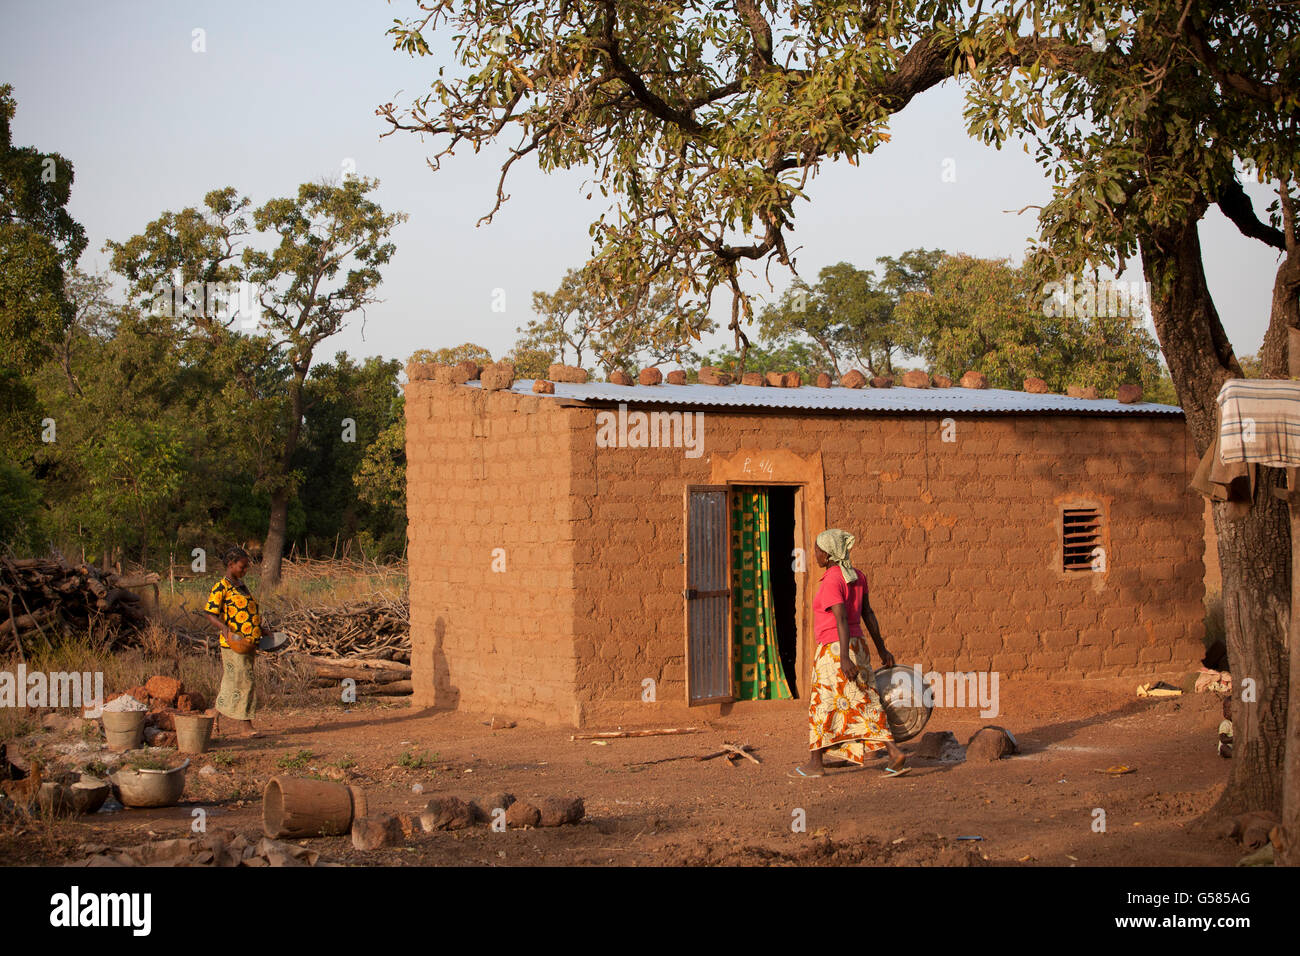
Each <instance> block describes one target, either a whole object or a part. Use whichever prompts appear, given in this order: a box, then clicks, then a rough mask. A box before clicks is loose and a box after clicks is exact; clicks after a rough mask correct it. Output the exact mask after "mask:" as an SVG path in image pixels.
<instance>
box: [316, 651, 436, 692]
mask: <svg viewBox="0 0 1300 956" xmlns="http://www.w3.org/2000/svg"><path fill="white" fill-rule="evenodd" d="M299 660H302V658H299ZM303 663H305V664H306V666H307V670H308V672H309V673H310V674H311V675H312V677H311V686H312V687H315V688H330V689H333V690H335V691H337V690H338V689H339V688H340V687H342V686H343V683H342V682H343V681H344V680H352V681H355V682H356V683H355V688H356V695H357V697H406V696H408V695H409V694H410V693H411V667H410V665H409V664H401V663H398V662H397V661H385V660H352V659H347V660H338V659H331V658H325V657H307V658H306V659H305V661H303Z"/></svg>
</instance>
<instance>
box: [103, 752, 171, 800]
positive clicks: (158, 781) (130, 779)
mask: <svg viewBox="0 0 1300 956" xmlns="http://www.w3.org/2000/svg"><path fill="white" fill-rule="evenodd" d="M189 765H190V762H189V760H188V759H187V760H186V761H185V762H184V763H182V764H181V765H180V766H179V767H172V768H171V769H170V770H141V769H137V768H135V767H123V768H122V769H121V770H119V771H118V772H117V773H115V774H113V775H112V776H111V777H110V778H109V779H111V780H112V781H113V788H114V789H115V790H116V791H117V793H118V799H120V800H121V801H122V806H124V807H170V806H172V805H173V804H175V803H176V802H177V801H179V800H180V798H181V794H182V793H184V792H185V771H186V770H187V769H188V768H189Z"/></svg>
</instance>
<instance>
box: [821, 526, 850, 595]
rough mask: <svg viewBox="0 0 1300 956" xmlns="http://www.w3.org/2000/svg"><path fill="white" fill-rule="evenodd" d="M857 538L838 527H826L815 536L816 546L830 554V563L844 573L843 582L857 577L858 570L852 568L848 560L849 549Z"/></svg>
mask: <svg viewBox="0 0 1300 956" xmlns="http://www.w3.org/2000/svg"><path fill="white" fill-rule="evenodd" d="M857 540H858V539H857V538H855V537H853V535H851V534H849V533H848V532H847V531H841V530H840V529H839V528H828V529H827V530H825V531H823V532H822V533H821V534H819V535H818V536H817V547H819V548H821V549H822V550H823V551H825V552H826V554H827V555H829V556H830V559H831V564H833V565H835V566H836V567H838V568H839V569H840V571H841V572H842V573H843V574H844V583H845V584H852V583H853V582H854V581H856V580H857V578H858V572H857V571H855V570H853V564H852V563H851V562H850V561H849V551H851V550H852V549H853V545H854V544H856V543H857Z"/></svg>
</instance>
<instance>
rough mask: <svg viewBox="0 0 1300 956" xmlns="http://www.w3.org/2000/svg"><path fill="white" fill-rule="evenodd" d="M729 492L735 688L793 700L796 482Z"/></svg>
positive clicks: (747, 696)
mask: <svg viewBox="0 0 1300 956" xmlns="http://www.w3.org/2000/svg"><path fill="white" fill-rule="evenodd" d="M730 492H731V494H730V498H731V501H730V505H731V521H730V528H731V562H730V564H731V585H732V602H731V607H732V661H733V664H734V674H733V677H734V683H733V692H734V694H735V697H736V699H738V700H789V699H791V698H792V697H795V696H797V695H798V687H797V684H796V673H797V667H796V663H797V660H798V625H797V612H796V606H797V598H796V593H797V592H796V585H795V572H794V565H793V555H792V552H793V550H794V540H795V500H796V499H795V488H794V487H791V486H782V485H768V486H758V485H733V486H732V487H731V489H730Z"/></svg>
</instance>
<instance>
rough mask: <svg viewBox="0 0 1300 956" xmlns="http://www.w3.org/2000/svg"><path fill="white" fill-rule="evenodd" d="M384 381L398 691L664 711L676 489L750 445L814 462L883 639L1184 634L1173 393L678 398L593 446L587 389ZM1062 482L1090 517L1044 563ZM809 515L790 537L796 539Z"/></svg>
mask: <svg viewBox="0 0 1300 956" xmlns="http://www.w3.org/2000/svg"><path fill="white" fill-rule="evenodd" d="M406 396H407V397H406V409H407V411H406V414H407V461H408V464H407V468H408V516H409V534H410V575H411V626H412V640H413V645H414V647H413V651H414V653H413V657H412V668H413V671H414V673H413V683H414V687H415V695H414V703H415V704H416V705H427V704H436V705H438V706H452V707H455V706H459V707H461V708H462V709H465V710H469V711H473V712H480V713H488V712H492V711H500V712H502V713H505V714H508V715H509V716H521V717H535V718H538V719H542V720H545V721H548V722H559V723H572V724H577V725H585V724H589V723H594V722H603V721H608V720H621V719H627V720H634V719H635V720H638V721H655V720H663V719H674V720H675V719H678V718H679V717H680V716H682V715H684V714H686V713H687V712H688V711H687V709H686V707H685V694H686V683H685V680H686V673H685V617H684V608H683V598H682V588H683V586H684V568H683V565H682V553H683V551H684V550H685V522H684V494H683V493H684V489H685V486H686V485H688V484H709V483H711V480H712V476H713V467H714V466H713V464H712V461H713V460H714V459H717V458H719V457H720V456H721V458H723V459H725V458H729V457H731V456H735V455H736V454H738V453H739V452H741V451H742V450H750V449H757V450H764V449H769V450H773V451H776V450H781V451H785V452H790V453H793V454H795V455H798V456H802V457H804V458H807V459H810V460H817V461H819V462H820V467H821V469H822V473H823V476H824V482H825V496H826V497H825V506H826V524H827V525H829V526H838V527H843V528H847V529H849V530H851V531H853V532H854V533H855V534H856V535H857V537H858V545H857V547H856V548H855V550H854V557H855V563H856V564H857V565H858V566H859V567H860V568H862V569H863V570H864V571H865V573H866V576H867V580H868V582H869V586H870V588H871V594H872V604H873V606H874V607H875V609H876V612H877V614H878V616H879V618H880V621H881V625H882V628H883V630H884V634H885V637H886V640H887V641H888V642H889V645H890V647H891V649H892V650H893V651H894V653H895V655H896V656H897V658H898V660H899V662H900V663H906V664H912V663H917V664H919V665H920V666H921V667H922V668H923V669H924V670H940V671H947V670H962V671H970V670H997V671H999V672H1001V673H1002V675H1003V676H1004V677H1019V676H1036V677H1049V678H1093V677H1116V676H1132V677H1134V678H1138V677H1141V678H1143V679H1146V678H1147V677H1148V676H1156V675H1161V674H1165V675H1170V674H1175V673H1178V672H1182V671H1185V670H1187V669H1189V668H1193V667H1195V665H1196V662H1197V661H1198V660H1199V659H1200V657H1201V656H1202V653H1203V650H1202V646H1201V640H1202V635H1203V609H1202V599H1203V594H1204V577H1205V565H1204V563H1203V560H1202V554H1203V547H1204V534H1205V527H1204V523H1203V517H1202V502H1201V500H1200V499H1199V497H1198V496H1196V495H1194V494H1192V493H1190V492H1189V491H1187V481H1188V479H1189V477H1190V475H1191V471H1192V470H1193V468H1194V466H1195V460H1194V458H1193V457H1192V452H1191V449H1190V446H1189V443H1188V442H1187V440H1186V437H1185V427H1184V424H1183V421H1182V419H1181V418H1179V417H1176V416H1142V415H1124V416H1059V415H1017V416H971V415H951V416H944V415H940V414H932V415H925V416H914V417H899V416H880V415H873V416H865V415H859V416H855V417H847V416H845V417H837V416H831V415H816V414H812V413H799V414H790V415H787V414H770V413H746V412H740V411H716V410H709V409H704V410H703V411H704V413H705V414H704V426H705V427H704V454H703V456H701V457H699V458H688V457H686V455H685V454H684V451H683V449H680V448H646V449H640V448H597V447H596V442H595V435H596V418H595V415H596V410H594V409H591V408H581V407H566V406H563V405H561V404H560V403H558V402H557V401H555V400H554V399H551V398H546V397H541V396H537V397H534V396H531V395H514V394H510V393H500V392H498V393H484V392H481V391H480V390H478V389H475V388H466V387H458V386H446V385H436V384H434V383H431V382H424V381H421V382H414V383H412V384H410V385H408V386H407V392H406ZM945 417H950V418H952V419H953V420H954V422H955V438H956V441H953V442H944V441H942V440H941V439H942V431H941V429H942V427H943V426H942V424H941V422H942V419H943V418H945ZM754 483H756V484H761V483H762V481H761V480H759V479H758V478H756V479H755V481H754ZM1075 504H1094V505H1096V506H1099V507H1100V508H1101V510H1102V513H1103V515H1104V517H1105V540H1104V542H1103V543H1104V545H1105V548H1106V559H1107V560H1106V570H1105V571H1104V572H1102V573H1094V572H1091V571H1087V572H1065V571H1062V570H1061V568H1060V565H1061V554H1060V527H1059V522H1060V510H1061V507H1062V506H1063V505H1075ZM818 530H820V528H811V527H810V528H804V529H803V535H804V539H803V541H802V542H796V543H797V544H802V546H803V547H805V548H806V549H807V550H808V552H809V554H810V555H811V549H812V544H813V542H812V538H813V537H814V536H815V534H816V532H817V531H818ZM498 547H504V548H505V549H506V561H507V571H506V572H505V573H496V572H493V571H492V560H493V555H492V551H493V549H494V548H498ZM809 568H810V572H809V576H808V577H807V578H806V579H805V585H806V587H805V590H807V588H808V587H815V584H816V578H817V576H819V574H820V572H819V570H818V569H817V568H816V566H815V564H814V563H813V562H812V561H811V558H810V559H809ZM805 676H806V675H802V674H801V675H800V682H801V691H806V688H803V687H802V683H803V680H804V677H805ZM646 678H651V679H652V680H654V681H655V685H656V688H655V690H656V702H655V703H654V704H647V703H644V702H643V701H642V699H641V698H642V693H643V685H642V682H643V681H644V680H645V679H646Z"/></svg>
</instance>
